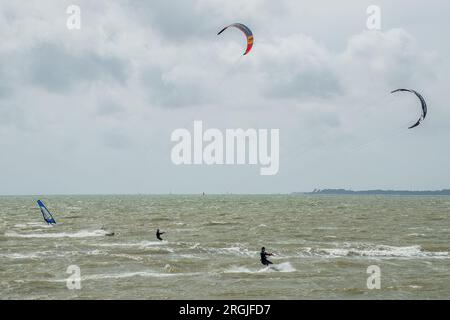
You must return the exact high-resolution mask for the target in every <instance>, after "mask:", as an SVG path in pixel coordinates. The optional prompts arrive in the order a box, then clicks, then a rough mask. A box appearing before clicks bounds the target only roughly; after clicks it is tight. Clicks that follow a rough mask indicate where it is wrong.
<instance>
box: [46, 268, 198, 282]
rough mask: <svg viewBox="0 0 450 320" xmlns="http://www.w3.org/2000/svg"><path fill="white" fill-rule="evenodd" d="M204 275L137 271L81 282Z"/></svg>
mask: <svg viewBox="0 0 450 320" xmlns="http://www.w3.org/2000/svg"><path fill="white" fill-rule="evenodd" d="M199 274H203V273H202V272H190V273H163V272H151V271H136V272H124V273H106V274H93V275H87V276H81V279H80V280H81V281H89V280H104V279H124V278H133V277H153V278H167V277H180V276H194V275H199ZM66 281H67V279H57V280H50V282H66Z"/></svg>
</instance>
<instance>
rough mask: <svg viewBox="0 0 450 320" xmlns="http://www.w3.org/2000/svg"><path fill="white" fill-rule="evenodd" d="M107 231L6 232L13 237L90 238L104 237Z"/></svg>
mask: <svg viewBox="0 0 450 320" xmlns="http://www.w3.org/2000/svg"><path fill="white" fill-rule="evenodd" d="M106 234H107V232H106V231H105V230H81V231H78V232H73V233H69V232H54V233H28V234H20V233H17V232H6V233H5V236H6V237H12V238H90V237H102V236H105V235H106Z"/></svg>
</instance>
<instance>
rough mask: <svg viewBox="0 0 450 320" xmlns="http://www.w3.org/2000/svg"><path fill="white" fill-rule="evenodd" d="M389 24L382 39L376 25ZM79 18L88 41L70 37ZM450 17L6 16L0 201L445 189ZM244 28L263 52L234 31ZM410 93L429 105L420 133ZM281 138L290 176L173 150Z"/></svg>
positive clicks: (427, 9)
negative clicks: (214, 134) (211, 162)
mask: <svg viewBox="0 0 450 320" xmlns="http://www.w3.org/2000/svg"><path fill="white" fill-rule="evenodd" d="M371 4H375V5H378V6H379V7H380V8H381V30H379V31H374V30H372V31H369V30H368V29H367V27H366V20H367V18H368V15H367V13H366V9H367V7H368V6H369V5H371ZM70 5H78V6H79V7H80V8H81V29H80V30H69V29H68V28H67V26H66V22H67V19H68V14H67V13H66V10H67V7H68V6H70ZM449 12H450V2H448V1H444V0H442V1H439V0H430V1H423V0H397V1H390V0H383V1H376V2H374V1H365V0H348V1H339V3H338V1H333V0H328V1H325V0H316V1H298V0H295V1H294V0H291V1H272V0H246V1H217V0H208V1H206V0H196V1H195V0H173V1H170V4H169V3H168V1H162V0H161V1H159V0H153V1H143V0H135V1H131V0H130V1H125V0H120V1H119V0H117V1H111V0H96V1H88V0H79V1H74V0H70V1H61V0H58V1H56V0H53V1H50V0H39V1H37V0H36V1H33V0H30V1H7V0H0V37H1V44H0V150H1V151H0V152H1V153H0V194H90V193H169V192H172V193H200V192H202V191H205V192H206V193H226V192H232V193H286V192H292V191H310V190H312V189H314V188H351V189H371V188H392V189H413V190H417V189H440V188H450V165H449V164H450V148H449V141H450V105H449V103H448V102H449V101H450V90H449V88H448V84H449V83H450V60H449V59H450V58H449V57H450V54H449V53H450V42H449V41H448V39H447V38H448V37H447V36H446V34H447V33H448V30H449V29H450V28H449V27H450V22H449V15H448V13H449ZM233 22H242V23H245V24H246V25H248V26H249V27H250V28H251V29H252V31H253V33H254V36H255V45H254V48H253V50H252V51H251V52H250V53H249V54H248V55H247V56H245V57H241V54H242V52H243V51H244V49H245V40H244V38H243V36H242V34H241V33H240V32H239V31H237V30H230V31H227V32H226V33H224V34H222V35H221V36H220V37H218V36H217V35H216V33H217V32H218V31H219V30H220V29H221V28H222V27H224V26H226V25H228V24H230V23H233ZM396 88H413V89H416V90H418V91H419V92H421V93H422V94H423V95H424V96H425V98H426V99H427V102H428V105H429V115H428V117H427V119H426V121H424V122H423V125H422V126H420V127H418V128H416V129H414V130H408V129H406V128H407V127H408V126H409V125H411V124H413V123H414V122H415V120H417V118H418V116H419V115H420V107H419V105H418V101H417V100H416V99H415V98H414V97H413V96H410V95H408V94H397V95H390V94H389V92H390V91H391V90H393V89H396ZM194 120H202V121H203V122H204V126H206V127H208V128H218V129H221V130H225V129H227V128H244V129H247V128H261V129H272V128H277V129H280V169H279V173H278V174H277V175H275V176H260V175H259V166H255V165H243V166H175V165H174V164H173V163H172V162H171V158H170V152H171V149H172V147H173V146H174V143H173V142H171V141H170V135H171V133H172V132H173V130H175V129H177V128H187V129H189V130H191V131H192V126H193V121H194Z"/></svg>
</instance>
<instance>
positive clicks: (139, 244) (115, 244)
mask: <svg viewBox="0 0 450 320" xmlns="http://www.w3.org/2000/svg"><path fill="white" fill-rule="evenodd" d="M168 243H169V242H168V241H140V242H124V243H120V242H112V243H96V244H95V246H99V247H130V248H131V247H139V248H148V247H155V246H162V245H166V244H168Z"/></svg>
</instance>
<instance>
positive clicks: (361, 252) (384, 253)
mask: <svg viewBox="0 0 450 320" xmlns="http://www.w3.org/2000/svg"><path fill="white" fill-rule="evenodd" d="M312 255H319V256H323V255H325V256H327V257H345V256H362V257H375V258H383V257H401V258H423V257H428V258H436V257H448V252H446V251H441V252H427V251H424V250H423V249H422V247H421V246H419V245H412V246H404V247H396V246H387V245H367V244H363V245H361V244H360V245H353V246H352V245H344V248H321V249H318V250H313V252H312Z"/></svg>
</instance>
